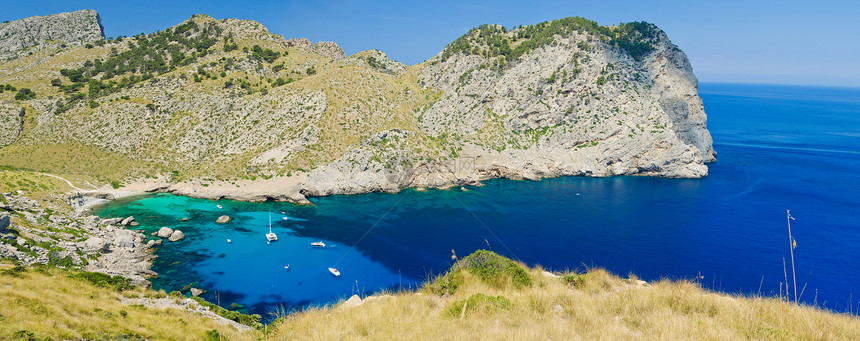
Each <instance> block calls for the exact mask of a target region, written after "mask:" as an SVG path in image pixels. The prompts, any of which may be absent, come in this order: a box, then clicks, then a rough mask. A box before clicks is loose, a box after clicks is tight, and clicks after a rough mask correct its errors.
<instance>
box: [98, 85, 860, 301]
mask: <svg viewBox="0 0 860 341" xmlns="http://www.w3.org/2000/svg"><path fill="white" fill-rule="evenodd" d="M700 93H701V96H702V98H703V100H704V102H705V110H706V112H707V113H708V116H709V123H708V127H709V130H710V131H711V133H712V135H713V136H714V141H715V146H714V147H715V149H716V150H717V152H718V155H717V159H718V162H717V163H714V164H710V165H709V168H710V170H709V174H710V175H709V176H708V177H707V178H705V179H697V180H685V179H655V178H646V177H615V178H577V177H565V178H557V179H545V180H543V181H539V182H530V181H512V180H490V181H486V182H484V184H485V186H483V187H468V188H467V189H468V191H461V190H460V189H459V188H456V189H452V190H429V191H427V192H418V191H414V190H410V189H407V190H404V191H402V192H400V193H397V194H387V193H371V194H363V195H350V196H346V195H336V196H329V197H321V198H311V199H310V200H311V202H312V203H313V204H314V205H313V206H297V205H293V204H289V203H276V202H264V203H247V202H236V201H229V200H220V201H210V200H202V199H193V198H187V197H180V196H173V195H169V194H155V195H146V196H141V197H133V198H125V199H121V200H117V201H114V202H110V203H108V204H105V205H102V206H99V207H97V208H95V209H94V213H95V214H97V215H99V216H102V217H125V216H129V215H134V216H135V218H136V219H137V221H138V222H140V226H138V227H137V228H139V229H143V230H145V231H146V232H147V235H148V234H149V233H150V232H153V231H156V230H157V229H158V228H159V227H161V226H168V227H171V228H178V229H180V230H182V231H183V232H185V234H186V235H187V237H186V239H185V240H182V241H180V242H176V243H169V242H165V244H164V245H163V246H161V247H160V248H159V249H158V251H156V254H157V255H158V256H159V258H158V259H157V260H156V261H155V262H154V267H153V270H155V271H156V272H158V273H159V274H160V277H159V278H155V279H153V280H152V282H153V286H154V288H156V289H164V290H166V291H173V290H180V289H182V288H184V287H187V286H188V285H192V286H194V287H197V288H201V289H205V290H207V293H206V294H204V297H205V298H206V299H207V300H209V301H211V302H215V303H218V304H220V305H222V306H225V307H229V306H231V304H233V303H235V304H237V306H236V307H239V308H241V309H242V310H243V311H246V312H252V313H259V314H262V315H264V316H266V315H267V313H269V312H274V311H279V310H285V311H287V312H289V311H290V310H293V309H302V308H304V307H307V306H312V305H324V304H328V303H332V302H336V301H337V300H338V299H341V298H345V297H348V296H350V295H352V294H353V293H359V294H367V293H373V292H379V291H381V290H389V289H397V288H400V287H405V288H409V287H415V286H417V285H420V284H421V283H422V282H423V281H425V280H426V279H428V278H430V277H431V276H432V275H434V274H438V273H441V272H443V271H445V270H446V269H447V268H448V267H449V266H450V265H451V258H450V256H451V250H454V251H455V252H456V253H457V255H459V256H461V257H462V256H465V255H467V254H469V253H471V252H472V251H474V250H476V249H488V248H489V249H492V250H493V251H496V252H498V253H500V254H502V255H505V256H507V257H510V258H513V259H518V260H521V261H523V262H525V263H526V264H529V265H536V264H540V265H542V266H544V267H545V268H548V269H551V270H567V269H569V270H573V269H583V268H585V267H591V266H596V267H604V268H607V269H608V270H610V271H612V272H614V273H616V274H620V275H626V274H628V273H633V274H635V275H637V276H639V277H640V278H642V279H645V280H657V279H660V278H673V279H677V278H686V279H690V280H694V281H697V282H700V283H701V285H702V286H703V287H706V288H709V289H714V290H721V291H724V292H730V293H743V294H757V293H759V292H760V293H761V294H764V295H777V294H778V293H779V291H780V285H783V283H784V282H785V279H784V274H783V258H785V259H786V260H787V261H789V262H790V260H789V248H788V231H787V229H786V220H785V218H786V217H785V212H786V210H787V209H790V210H791V212H792V215H793V216H794V217H795V218H796V219H797V220H796V221H794V222H793V223H792V232H793V233H794V237H795V239H796V240H797V243H798V247H797V249H795V260H796V263H797V280H798V291H801V286H803V285H806V288H805V290H803V291H804V293H803V297H802V299H801V300H802V301H804V302H806V303H808V304H813V303H817V305H818V306H823V307H826V308H830V309H834V310H837V311H845V309H846V307H848V306H849V304H848V303H849V301H848V300H849V298H850V297H853V298H854V300H856V299H857V297H858V294H860V247H858V245H860V223H858V221H860V213H858V212H860V202H858V197H860V180H858V179H860V178H858V176H857V174H860V90H857V89H839V88H814V87H787V86H763V85H737V84H703V85H702V87H701V89H700ZM216 205H221V206H222V207H223V208H221V209H219V208H218V207H217V206H216ZM281 212H284V214H281ZM270 213H271V217H272V226H273V231H274V232H276V233H277V234H278V237H279V239H280V240H279V241H277V242H273V243H271V244H267V243H266V239H265V233H266V232H268V216H269V214H270ZM222 214H227V215H229V216H231V217H232V218H233V219H234V220H233V221H232V222H230V223H227V224H216V223H215V220H216V219H217V217H218V216H220V215H222ZM285 215H286V216H288V217H289V220H283V219H282V217H284V216H285ZM184 217H187V218H189V221H187V222H182V221H180V220H181V219H182V218H184ZM228 238H229V239H231V241H232V242H231V243H227V239H228ZM315 241H324V242H325V243H326V247H325V248H314V247H312V246H311V245H310V243H311V242H315ZM287 264H289V265H290V268H289V270H286V269H284V266H285V265H287ZM789 266H790V265H789ZM328 267H335V268H338V269H339V270H340V271H341V273H342V275H341V276H340V277H334V276H332V275H331V274H330V273H329V272H328V271H327V268H328ZM788 271H789V277H790V275H791V274H790V268H789V270H788ZM854 306H855V307H856V306H858V302H854Z"/></svg>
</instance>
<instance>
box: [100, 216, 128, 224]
mask: <svg viewBox="0 0 860 341" xmlns="http://www.w3.org/2000/svg"><path fill="white" fill-rule="evenodd" d="M122 220H123V219H122V218H110V219H102V221H101V223H102V225H116V224H119V223H121V222H122Z"/></svg>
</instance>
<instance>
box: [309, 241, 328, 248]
mask: <svg viewBox="0 0 860 341" xmlns="http://www.w3.org/2000/svg"><path fill="white" fill-rule="evenodd" d="M311 245H313V246H316V247H325V243H323V242H322V241H318V242H313V243H311Z"/></svg>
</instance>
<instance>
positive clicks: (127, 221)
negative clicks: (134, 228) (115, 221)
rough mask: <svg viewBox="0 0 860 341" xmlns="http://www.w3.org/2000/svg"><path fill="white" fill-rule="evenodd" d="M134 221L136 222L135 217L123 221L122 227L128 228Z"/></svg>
mask: <svg viewBox="0 0 860 341" xmlns="http://www.w3.org/2000/svg"><path fill="white" fill-rule="evenodd" d="M133 221H134V216H131V217H128V218H125V219H123V220H122V221H121V222H120V224H122V226H128V224H131V222H133Z"/></svg>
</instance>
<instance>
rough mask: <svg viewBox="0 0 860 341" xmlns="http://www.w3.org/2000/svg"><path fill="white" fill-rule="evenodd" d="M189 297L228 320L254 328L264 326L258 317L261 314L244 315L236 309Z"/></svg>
mask: <svg viewBox="0 0 860 341" xmlns="http://www.w3.org/2000/svg"><path fill="white" fill-rule="evenodd" d="M191 299H193V300H195V301H197V303H200V305H202V306H204V307H207V308H209V310H210V311H212V312H213V313H216V314H218V315H219V316H221V317H223V318H226V319H228V320H232V321H236V322H238V323H240V324H244V325H246V326H250V327H252V328H256V329H261V328H263V327H264V326H263V324H262V323H260V319H261V318H262V316H260V315H258V314H252V315H246V314H242V313H240V312H238V311H233V310H228V309H224V308H222V307H221V306H218V305H215V304H212V303H209V302H208V301H206V300H204V299H202V298H200V297H191ZM234 304H235V303H234Z"/></svg>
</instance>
